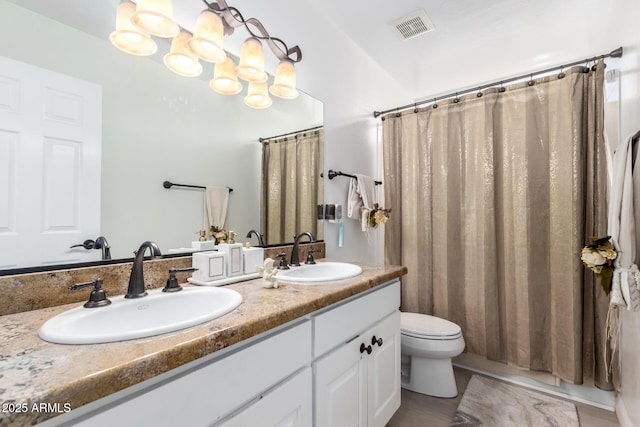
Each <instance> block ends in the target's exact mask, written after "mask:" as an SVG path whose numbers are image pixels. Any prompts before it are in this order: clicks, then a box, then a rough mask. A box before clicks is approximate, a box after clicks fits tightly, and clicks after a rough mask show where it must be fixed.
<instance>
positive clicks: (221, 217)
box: [203, 187, 229, 232]
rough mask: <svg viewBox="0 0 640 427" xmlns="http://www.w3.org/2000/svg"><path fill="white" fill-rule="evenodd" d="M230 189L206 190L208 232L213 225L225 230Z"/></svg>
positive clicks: (208, 188)
mask: <svg viewBox="0 0 640 427" xmlns="http://www.w3.org/2000/svg"><path fill="white" fill-rule="evenodd" d="M228 206H229V189H228V188H227V187H207V188H205V190H204V220H203V222H204V227H205V230H207V232H208V231H209V229H210V228H211V226H212V225H213V226H214V227H218V228H219V229H224V228H225V225H226V222H227V210H228Z"/></svg>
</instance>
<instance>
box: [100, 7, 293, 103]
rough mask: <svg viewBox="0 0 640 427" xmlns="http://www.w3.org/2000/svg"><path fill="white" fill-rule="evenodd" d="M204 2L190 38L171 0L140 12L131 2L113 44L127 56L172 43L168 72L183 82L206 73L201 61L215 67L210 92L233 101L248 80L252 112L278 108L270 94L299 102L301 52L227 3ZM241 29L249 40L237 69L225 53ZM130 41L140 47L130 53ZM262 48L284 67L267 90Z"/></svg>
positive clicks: (166, 58) (166, 60) (120, 15)
mask: <svg viewBox="0 0 640 427" xmlns="http://www.w3.org/2000/svg"><path fill="white" fill-rule="evenodd" d="M202 1H203V3H204V4H205V5H206V9H205V10H204V11H203V12H202V13H201V14H200V15H199V16H198V18H197V21H196V26H195V30H194V33H193V35H191V34H190V33H189V32H187V31H184V30H181V28H180V27H179V26H178V24H177V23H176V22H175V21H174V19H173V3H172V0H137V1H136V3H137V4H136V5H135V6H134V5H133V3H131V2H130V1H129V0H126V1H124V2H123V3H122V4H121V5H120V6H119V7H118V13H117V17H116V31H114V32H113V33H112V34H111V36H110V39H111V42H112V43H113V44H114V45H115V46H116V47H118V48H119V49H121V50H123V51H125V52H127V53H131V54H134V55H151V54H153V53H154V52H155V51H156V49H157V46H156V45H155V42H154V40H153V39H152V38H151V37H150V35H151V36H155V37H164V38H173V41H172V43H171V50H170V52H169V53H168V54H166V55H165V56H164V63H165V64H166V65H167V67H168V68H169V69H171V70H172V71H174V72H175V73H177V74H180V75H182V76H187V77H196V76H199V75H200V74H201V73H202V71H203V70H202V64H200V61H199V60H200V59H201V60H203V61H206V62H209V63H213V64H214V73H213V79H212V80H211V81H210V83H209V86H210V87H211V89H213V90H214V91H216V92H218V93H221V94H224V95H234V94H237V93H239V92H240V91H242V84H241V83H240V82H239V81H238V78H241V79H243V80H246V81H248V82H249V85H248V89H247V95H246V97H245V103H246V104H247V105H249V106H250V107H252V108H267V107H269V106H270V105H271V104H272V102H273V101H272V99H271V98H270V97H269V93H271V94H272V95H273V96H276V97H279V98H283V99H293V98H296V97H297V96H298V90H297V89H296V71H295V64H296V63H298V62H300V61H301V60H302V51H301V50H300V48H299V47H298V46H294V47H292V48H289V47H288V46H287V45H286V43H285V42H283V41H282V40H281V39H279V38H276V37H272V36H271V35H270V34H269V33H268V32H267V30H266V29H265V28H264V26H263V25H262V23H261V22H260V21H259V20H257V19H256V18H249V19H245V18H244V17H243V16H242V14H241V13H240V11H239V10H238V9H236V8H235V7H231V6H228V5H227V2H226V0H217V1H208V0H202ZM134 8H135V10H134ZM121 18H122V19H121ZM121 21H122V22H121ZM238 27H244V29H245V30H246V31H247V33H248V34H249V37H248V38H247V39H246V41H245V43H244V44H243V46H242V52H241V54H240V60H239V63H238V66H237V67H236V65H235V63H234V61H233V59H231V58H230V57H229V55H228V54H227V53H226V52H225V51H224V47H223V39H224V37H225V36H231V35H233V33H234V31H235V29H236V28H238ZM125 37H128V38H130V39H132V40H133V41H137V42H138V43H140V46H138V47H135V48H127V47H126V45H125V44H123V43H122V42H121V40H122V39H124V38H125ZM263 44H266V46H268V47H269V50H270V51H271V53H272V54H273V55H274V56H275V57H276V58H277V59H278V61H279V65H278V68H277V70H276V75H275V78H274V83H273V85H272V86H271V87H268V85H267V80H268V78H269V76H268V75H267V73H266V72H265V65H264V63H265V58H264V49H263Z"/></svg>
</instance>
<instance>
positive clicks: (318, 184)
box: [261, 129, 324, 244]
mask: <svg viewBox="0 0 640 427" xmlns="http://www.w3.org/2000/svg"><path fill="white" fill-rule="evenodd" d="M323 140H324V131H323V130H321V129H320V130H315V131H306V132H301V133H298V134H296V135H292V136H288V137H285V138H279V139H274V140H270V141H268V142H265V143H263V144H262V201H261V209H262V215H261V218H262V225H261V226H262V228H261V230H262V233H263V234H264V240H265V244H276V243H284V242H292V241H293V236H294V235H295V234H298V233H302V232H305V231H309V232H311V233H312V234H313V235H314V237H316V239H318V240H319V239H322V235H321V234H322V228H321V226H319V225H318V222H319V221H318V220H317V219H316V218H317V215H316V206H317V205H318V204H320V203H322V200H323V193H322V191H323V190H322V189H323V187H322V180H321V177H320V173H321V172H322V170H323V164H322V161H323Z"/></svg>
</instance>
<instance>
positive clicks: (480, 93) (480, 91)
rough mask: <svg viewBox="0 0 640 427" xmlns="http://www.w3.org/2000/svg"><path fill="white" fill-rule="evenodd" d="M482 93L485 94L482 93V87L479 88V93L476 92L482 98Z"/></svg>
mask: <svg viewBox="0 0 640 427" xmlns="http://www.w3.org/2000/svg"><path fill="white" fill-rule="evenodd" d="M482 95H483V94H482V89H481V88H478V93H476V97H477V98H482Z"/></svg>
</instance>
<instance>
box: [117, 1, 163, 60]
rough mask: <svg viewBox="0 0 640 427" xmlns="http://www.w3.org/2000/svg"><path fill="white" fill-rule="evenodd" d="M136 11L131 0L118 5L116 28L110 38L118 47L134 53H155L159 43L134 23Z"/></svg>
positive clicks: (142, 54) (145, 54)
mask: <svg viewBox="0 0 640 427" xmlns="http://www.w3.org/2000/svg"><path fill="white" fill-rule="evenodd" d="M134 13H136V5H135V4H133V3H131V2H129V1H127V2H123V3H121V4H120V5H119V6H118V12H117V13H116V30H115V31H114V32H113V33H111V35H109V40H111V43H113V44H114V45H115V46H116V47H117V48H118V49H120V50H122V51H124V52H127V53H130V54H132V55H138V56H149V55H153V54H154V53H156V51H157V50H158V45H157V44H156V42H155V41H153V39H152V38H151V37H149V35H148V34H146V33H144V32H142V31H140V30H139V29H138V28H136V27H135V26H134V25H133V22H131V17H132V16H133V14H134Z"/></svg>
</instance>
